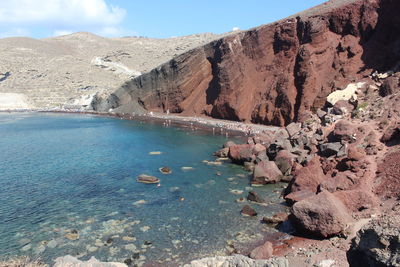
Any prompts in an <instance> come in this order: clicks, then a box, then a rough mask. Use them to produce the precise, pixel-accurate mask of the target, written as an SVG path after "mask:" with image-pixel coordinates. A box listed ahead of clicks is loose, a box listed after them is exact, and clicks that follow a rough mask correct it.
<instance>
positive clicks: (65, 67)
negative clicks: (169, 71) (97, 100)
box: [0, 32, 218, 109]
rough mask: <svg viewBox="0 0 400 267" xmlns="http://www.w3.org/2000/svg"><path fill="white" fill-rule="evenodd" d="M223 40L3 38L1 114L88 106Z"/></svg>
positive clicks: (203, 37)
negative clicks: (23, 109)
mask: <svg viewBox="0 0 400 267" xmlns="http://www.w3.org/2000/svg"><path fill="white" fill-rule="evenodd" d="M217 37H218V36H217V35H214V34H197V35H191V36H185V37H177V38H169V39H151V38H143V37H125V38H103V37H100V36H96V35H94V34H91V33H84V32H81V33H74V34H70V35H65V36H60V37H52V38H46V39H40V40H38V39H32V38H23V37H18V38H4V39H0V57H1V59H2V60H1V62H0V100H1V99H3V98H4V99H3V100H4V101H3V100H2V101H0V103H2V102H7V103H8V104H7V105H3V106H0V109H9V108H11V109H13V107H14V108H20V107H30V108H61V107H64V106H66V107H68V106H70V107H71V106H72V107H74V105H73V104H74V103H75V104H88V103H90V101H91V97H90V96H92V95H93V94H95V93H105V94H106V95H107V93H108V92H112V91H114V90H116V89H117V88H118V86H120V85H121V84H122V83H123V82H125V81H126V80H128V79H130V78H132V77H135V76H138V75H140V74H141V73H145V72H148V71H150V70H151V69H153V68H155V67H157V66H158V65H160V64H162V63H164V62H166V61H168V60H170V59H171V58H173V57H174V56H177V55H179V54H181V53H183V52H186V51H188V50H190V49H193V48H195V47H197V46H199V45H202V44H205V43H208V42H210V41H211V40H213V39H215V38H217ZM5 93H7V94H8V95H4V94H5ZM10 93H12V94H19V95H14V96H15V97H10V95H9V94H10ZM81 98H82V99H81ZM21 99H28V102H26V101H25V102H23V103H22V102H21ZM85 99H86V101H85ZM10 101H11V102H10ZM78 107H79V106H78Z"/></svg>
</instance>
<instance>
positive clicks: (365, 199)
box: [333, 190, 379, 212]
mask: <svg viewBox="0 0 400 267" xmlns="http://www.w3.org/2000/svg"><path fill="white" fill-rule="evenodd" d="M333 195H334V196H335V197H337V198H338V199H340V200H341V201H342V202H343V204H344V205H345V206H346V207H347V209H348V210H349V211H352V212H358V211H363V210H365V209H369V210H370V209H372V208H375V207H377V206H378V203H379V200H378V198H377V197H376V196H375V195H374V194H373V193H371V192H369V191H367V190H346V191H337V192H335V193H333Z"/></svg>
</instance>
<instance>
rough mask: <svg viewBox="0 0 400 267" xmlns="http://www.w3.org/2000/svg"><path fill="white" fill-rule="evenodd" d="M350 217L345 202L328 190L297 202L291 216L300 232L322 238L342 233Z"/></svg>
mask: <svg viewBox="0 0 400 267" xmlns="http://www.w3.org/2000/svg"><path fill="white" fill-rule="evenodd" d="M349 218H350V214H349V213H348V211H347V208H346V207H345V206H344V204H343V203H342V202H341V201H340V200H339V199H338V198H336V197H335V196H334V195H333V194H332V193H330V192H328V191H323V192H321V193H319V194H318V195H315V196H312V197H309V198H306V199H304V200H302V201H299V202H297V203H296V204H294V205H293V207H292V214H291V216H290V220H291V221H292V222H293V224H294V225H295V227H296V228H297V229H298V230H299V231H300V232H302V233H305V234H311V235H314V236H316V237H322V238H327V237H330V236H334V235H339V234H341V233H342V232H343V231H344V230H345V229H346V227H347V224H348V223H349Z"/></svg>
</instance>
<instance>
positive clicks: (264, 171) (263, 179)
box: [251, 161, 282, 184]
mask: <svg viewBox="0 0 400 267" xmlns="http://www.w3.org/2000/svg"><path fill="white" fill-rule="evenodd" d="M281 177H282V172H281V171H280V170H279V168H278V167H277V166H276V164H275V162H273V161H261V162H259V163H258V164H257V165H256V166H255V168H254V172H253V180H252V181H251V182H252V183H253V184H271V183H276V182H279V180H280V179H281Z"/></svg>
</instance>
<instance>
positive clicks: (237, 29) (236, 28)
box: [232, 27, 240, 32]
mask: <svg viewBox="0 0 400 267" xmlns="http://www.w3.org/2000/svg"><path fill="white" fill-rule="evenodd" d="M232 31H233V32H235V31H240V28H239V27H233V28H232Z"/></svg>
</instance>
